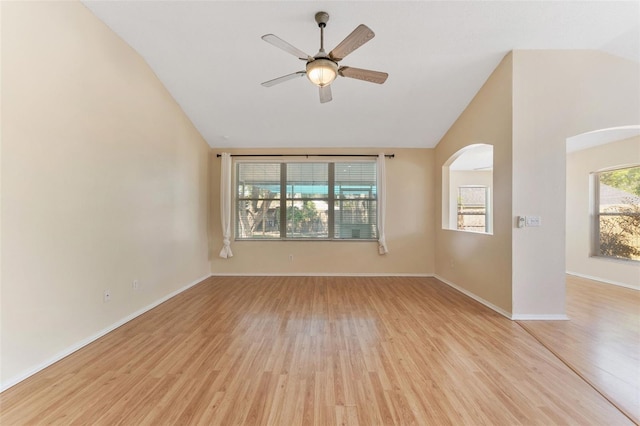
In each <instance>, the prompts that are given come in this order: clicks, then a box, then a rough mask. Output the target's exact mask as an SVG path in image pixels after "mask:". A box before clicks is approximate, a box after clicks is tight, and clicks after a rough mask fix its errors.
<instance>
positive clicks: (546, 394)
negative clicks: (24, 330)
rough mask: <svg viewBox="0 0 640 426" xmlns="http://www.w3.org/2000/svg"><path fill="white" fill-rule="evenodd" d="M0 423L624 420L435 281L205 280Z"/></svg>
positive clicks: (9, 396) (35, 389)
mask: <svg viewBox="0 0 640 426" xmlns="http://www.w3.org/2000/svg"><path fill="white" fill-rule="evenodd" d="M0 424H2V425H23V424H64V425H67V424H79V425H80V424H91V425H111V424H123V425H139V424H140V425H144V424H149V425H163V424H206V425H235V424H246V425H287V426H288V425H337V424H348V425H358V424H359V425H411V424H416V425H446V424H456V425H459V424H468V425H482V424H490V425H518V424H524V425H536V424H540V425H552V424H575V425H603V424H609V425H626V424H631V422H630V421H629V420H628V418H627V417H626V416H624V415H623V414H622V413H621V412H620V411H619V410H618V409H616V408H615V407H614V406H613V405H611V404H610V403H609V402H608V401H607V400H606V399H605V398H603V397H602V396H601V395H600V394H599V393H597V392H596V391H595V390H594V389H593V388H592V387H591V386H589V385H588V384H587V383H586V382H585V381H584V380H582V379H581V378H580V377H578V376H577V375H576V374H575V373H574V372H573V371H571V370H570V369H569V368H568V367H567V366H566V365H564V364H563V363H562V362H560V361H559V360H558V359H557V358H556V357H555V356H554V355H553V354H551V353H550V352H549V351H548V350H547V349H545V348H544V347H543V346H542V345H541V344H540V343H539V342H538V341H537V340H535V339H534V338H533V337H532V336H531V335H530V334H529V333H527V332H526V331H525V330H524V329H523V328H522V327H520V326H519V325H518V324H517V323H515V322H512V321H510V320H508V319H506V318H504V317H502V316H500V315H498V314H496V313H494V312H493V311H491V310H489V309H487V308H485V307H484V306H482V305H480V304H478V303H476V302H475V301H473V300H471V299H469V298H468V297H466V296H464V295H462V294H460V293H458V292H456V291H455V290H453V289H451V288H449V287H447V286H446V285H444V284H442V283H440V282H439V281H437V280H436V279H433V278H391V277H389V278H386V277H384V278H379V277H378V278H363V277H359V278H353V277H286V278H283V277H213V278H210V279H208V280H206V281H204V282H202V283H201V284H199V285H197V286H195V287H193V288H191V289H189V290H188V291H186V292H184V293H182V294H180V295H178V296H176V297H175V298H173V299H171V300H170V301H168V302H166V303H164V304H162V305H160V306H159V307H157V308H156V309H154V310H152V311H150V312H148V313H146V314H144V315H142V316H140V317H138V318H136V319H135V320H133V321H131V322H129V323H127V324H126V325H124V326H122V327H120V328H119V329H117V330H115V331H113V332H112V333H110V334H108V335H106V336H104V337H103V338H101V339H100V340H98V341H96V342H94V343H92V344H91V345H89V346H87V347H85V348H83V349H81V350H79V351H78V352H76V353H74V354H72V355H71V356H69V357H67V358H65V359H64V360H62V361H60V362H58V363H56V364H55V365H53V366H51V367H49V368H47V369H45V370H43V371H42V372H40V373H38V374H36V375H34V376H32V377H31V378H29V379H27V380H26V381H24V382H22V383H20V384H18V385H16V386H14V387H13V388H11V389H9V390H7V391H5V392H4V393H2V394H0Z"/></svg>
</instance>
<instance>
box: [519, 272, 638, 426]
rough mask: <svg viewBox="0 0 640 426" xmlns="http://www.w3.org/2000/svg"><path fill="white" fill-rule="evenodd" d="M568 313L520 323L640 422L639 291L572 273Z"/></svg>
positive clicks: (568, 286) (568, 292) (568, 288)
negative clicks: (560, 318) (562, 318)
mask: <svg viewBox="0 0 640 426" xmlns="http://www.w3.org/2000/svg"><path fill="white" fill-rule="evenodd" d="M567 315H568V316H569V318H570V321H521V322H520V323H521V325H522V326H523V327H525V328H526V329H527V330H528V331H529V332H531V334H533V335H534V336H535V337H536V338H537V339H538V340H539V341H540V342H542V343H543V344H544V345H545V346H546V347H548V348H549V349H550V350H551V351H553V352H554V353H555V354H556V355H557V356H558V357H559V358H560V359H562V360H563V361H564V362H566V363H567V364H568V365H569V366H571V368H573V369H574V370H575V371H576V372H577V373H578V374H580V375H581V376H582V377H583V378H584V379H585V380H587V381H588V382H589V383H591V384H592V385H593V386H594V387H595V388H597V389H598V390H599V391H600V392H602V393H603V394H604V395H605V396H606V397H607V398H608V399H609V400H610V401H612V402H613V403H614V404H615V405H616V406H618V407H619V408H620V409H621V410H623V411H624V412H625V413H626V414H627V415H628V416H629V417H631V418H632V419H634V421H635V422H636V423H638V424H640V292H638V291H636V290H631V289H627V288H622V287H616V286H612V285H607V284H603V283H599V282H597V281H591V280H587V279H583V278H579V277H575V276H571V275H568V276H567Z"/></svg>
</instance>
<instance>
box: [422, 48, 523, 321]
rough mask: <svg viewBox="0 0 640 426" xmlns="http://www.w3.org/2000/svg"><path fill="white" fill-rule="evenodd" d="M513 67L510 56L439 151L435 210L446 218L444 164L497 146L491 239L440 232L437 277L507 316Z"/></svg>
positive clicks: (451, 130) (499, 67) (504, 60)
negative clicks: (479, 147) (470, 149)
mask: <svg viewBox="0 0 640 426" xmlns="http://www.w3.org/2000/svg"><path fill="white" fill-rule="evenodd" d="M511 67H512V56H511V54H509V55H507V56H506V57H505V58H504V59H503V60H502V62H501V63H500V65H498V67H497V68H496V70H495V71H494V72H493V73H492V75H491V76H490V77H489V79H488V80H487V81H486V83H485V84H484V85H483V87H482V88H481V89H480V91H479V92H478V94H477V95H476V96H475V97H474V99H473V100H472V101H471V103H470V104H469V106H467V108H466V109H465V111H464V112H463V113H462V114H461V115H460V117H458V119H457V120H456V122H455V123H454V124H453V125H452V126H451V128H450V129H449V131H448V132H447V133H446V134H445V136H444V137H443V138H442V140H441V141H440V142H439V143H438V146H437V147H436V157H435V167H436V168H437V169H438V173H437V174H436V176H437V179H436V206H437V207H436V212H438V214H439V215H442V173H441V169H442V166H443V165H445V164H446V163H447V161H448V160H449V158H450V157H451V156H452V155H454V154H455V153H457V152H458V151H459V150H460V149H462V148H463V147H465V146H468V145H471V144H477V143H485V144H489V145H493V182H494V184H493V185H494V191H493V206H494V209H493V210H494V217H493V235H486V234H479V233H472V232H460V231H454V230H448V229H442V227H441V226H440V224H441V223H442V218H441V217H438V218H437V223H438V227H437V229H436V233H435V235H436V241H435V243H436V247H437V250H436V257H435V270H436V274H437V275H438V277H441V278H442V279H444V280H446V281H447V282H450V283H452V284H454V285H456V286H458V287H460V288H461V289H463V290H464V291H467V292H469V293H472V294H473V295H475V296H477V297H479V298H481V299H482V300H484V301H485V302H488V303H489V304H491V305H493V306H495V307H497V308H498V309H500V310H502V311H503V312H504V313H507V314H508V313H510V312H511V228H512V226H511V112H512V111H511V102H512V92H511Z"/></svg>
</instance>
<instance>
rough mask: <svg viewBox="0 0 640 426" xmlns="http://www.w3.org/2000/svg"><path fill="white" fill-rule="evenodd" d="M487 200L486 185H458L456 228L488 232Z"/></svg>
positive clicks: (487, 190) (487, 191)
mask: <svg viewBox="0 0 640 426" xmlns="http://www.w3.org/2000/svg"><path fill="white" fill-rule="evenodd" d="M487 200H489V188H488V187H486V186H461V187H458V209H457V211H458V222H457V229H460V230H463V231H473V232H488V230H487V210H488V209H487Z"/></svg>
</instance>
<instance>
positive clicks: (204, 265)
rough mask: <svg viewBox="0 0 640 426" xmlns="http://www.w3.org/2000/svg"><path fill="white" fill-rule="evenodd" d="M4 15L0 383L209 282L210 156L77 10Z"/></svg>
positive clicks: (17, 10)
mask: <svg viewBox="0 0 640 426" xmlns="http://www.w3.org/2000/svg"><path fill="white" fill-rule="evenodd" d="M0 7H1V8H2V27H1V30H2V82H1V89H2V168H1V179H2V197H1V201H2V204H1V206H2V210H1V220H2V241H1V244H2V257H1V262H0V263H1V267H2V271H1V279H2V282H1V291H2V301H1V303H2V305H1V308H2V309H1V311H2V313H1V321H2V322H1V329H0V332H1V334H0V341H1V343H2V345H1V351H0V353H1V357H2V358H1V365H0V370H1V376H0V377H1V381H2V386H3V387H6V386H7V385H10V384H12V383H14V382H15V381H16V380H19V379H20V378H22V377H24V376H25V375H28V374H29V373H32V372H33V371H35V370H37V369H38V368H41V367H43V366H44V365H46V364H47V363H49V362H51V361H52V360H54V359H56V357H58V356H60V355H62V354H64V353H66V352H68V351H69V348H73V347H77V346H78V345H80V344H82V343H83V342H85V343H86V342H87V341H88V340H90V339H91V338H92V336H94V337H95V336H96V335H98V334H100V333H101V332H103V331H104V330H105V329H108V328H109V327H111V326H113V325H114V324H116V323H118V322H119V321H122V320H123V319H126V318H127V317H130V316H131V315H132V314H134V313H135V312H138V311H139V310H141V309H143V308H144V307H146V306H149V305H151V304H153V303H155V302H156V301H158V300H160V299H162V298H164V297H166V296H167V295H169V294H171V293H173V292H175V291H177V290H179V289H180V288H182V287H184V286H186V285H189V284H190V283H193V282H194V281H197V280H199V279H201V278H202V277H206V276H207V275H208V274H209V261H208V246H207V220H208V170H207V169H208V154H209V147H208V146H207V145H206V143H205V142H204V141H203V139H202V138H201V137H200V135H199V134H198V132H197V131H196V130H195V129H194V127H193V125H192V124H191V123H190V121H189V120H188V119H187V118H186V117H185V115H184V114H183V113H182V111H181V109H180V108H179V107H178V105H177V104H176V102H175V101H174V100H173V99H172V98H171V96H169V94H168V93H167V91H166V90H165V89H164V87H163V86H162V84H161V83H160V82H159V81H158V79H157V78H156V77H155V75H154V74H153V72H152V71H151V70H150V69H149V67H148V66H147V65H146V64H145V62H144V61H143V60H142V59H141V58H140V56H139V55H138V54H136V52H134V51H133V50H132V49H131V48H130V47H128V46H127V45H126V44H125V43H124V42H123V41H122V40H121V39H119V38H118V37H117V36H115V35H114V34H113V32H112V31H110V30H109V29H108V28H107V27H106V26H105V25H103V24H102V23H101V22H100V21H98V20H97V19H96V18H95V17H94V16H93V15H92V14H91V13H90V12H89V11H88V10H87V9H86V8H85V7H84V6H83V5H82V4H80V3H77V2H41V3H39V2H38V3H34V2H1V5H0ZM134 279H138V280H140V285H141V290H140V291H139V292H134V291H133V289H132V281H133V280H134ZM105 289H110V290H111V301H110V302H109V303H103V290H105Z"/></svg>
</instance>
